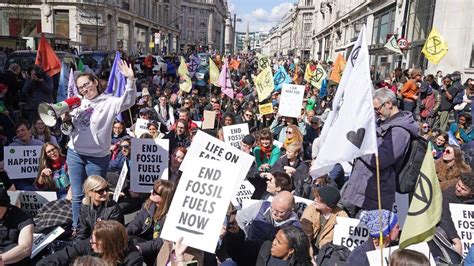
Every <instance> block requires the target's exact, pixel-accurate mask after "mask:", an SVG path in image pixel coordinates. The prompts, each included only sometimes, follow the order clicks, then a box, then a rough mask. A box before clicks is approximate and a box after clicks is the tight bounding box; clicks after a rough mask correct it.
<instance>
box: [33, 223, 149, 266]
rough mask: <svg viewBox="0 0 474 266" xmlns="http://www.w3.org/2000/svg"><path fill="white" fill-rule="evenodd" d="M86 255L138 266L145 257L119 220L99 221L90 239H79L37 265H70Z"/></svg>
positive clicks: (126, 265)
mask: <svg viewBox="0 0 474 266" xmlns="http://www.w3.org/2000/svg"><path fill="white" fill-rule="evenodd" d="M85 255H93V256H98V257H99V258H101V259H102V260H104V261H105V262H106V263H107V265H117V266H136V265H142V264H143V257H142V256H141V254H140V252H139V251H138V250H137V248H136V247H135V245H134V244H133V243H132V241H130V240H129V238H128V235H127V231H126V230H125V227H124V226H123V225H122V224H121V223H119V222H117V221H98V222H97V223H96V224H95V226H94V231H92V237H91V238H90V239H84V240H81V241H78V242H77V243H76V244H75V245H71V246H68V247H66V248H64V249H63V250H60V251H58V252H56V253H54V254H52V255H49V256H48V257H46V258H43V259H42V260H40V261H39V262H38V263H37V264H36V265H39V266H42V265H48V266H49V265H70V264H71V263H72V262H73V261H74V260H75V259H76V258H78V257H80V256H85Z"/></svg>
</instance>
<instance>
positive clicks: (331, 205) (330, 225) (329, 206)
mask: <svg viewBox="0 0 474 266" xmlns="http://www.w3.org/2000/svg"><path fill="white" fill-rule="evenodd" d="M313 191H314V192H313V194H314V203H312V204H311V205H309V206H308V207H306V209H305V210H304V212H303V215H302V216H301V228H302V229H303V231H304V232H305V234H306V236H307V237H308V239H309V241H310V243H311V246H312V248H313V254H318V251H319V249H321V247H322V246H324V245H325V244H327V243H332V240H333V236H334V227H335V225H336V217H348V216H347V213H346V212H345V211H343V210H342V209H341V208H340V207H338V206H337V203H338V202H339V200H340V199H341V195H340V194H339V190H338V189H337V188H335V187H333V186H324V187H321V188H319V189H314V190H313Z"/></svg>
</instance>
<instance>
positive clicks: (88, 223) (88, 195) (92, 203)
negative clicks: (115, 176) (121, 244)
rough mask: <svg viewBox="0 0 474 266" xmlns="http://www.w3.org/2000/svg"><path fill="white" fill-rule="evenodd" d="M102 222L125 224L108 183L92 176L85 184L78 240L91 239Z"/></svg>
mask: <svg viewBox="0 0 474 266" xmlns="http://www.w3.org/2000/svg"><path fill="white" fill-rule="evenodd" d="M101 220H115V221H118V222H120V223H122V224H123V223H124V217H123V213H122V209H121V208H120V206H119V205H118V203H117V202H115V201H114V200H112V199H110V196H109V186H108V184H107V181H106V180H105V179H103V178H102V177H100V176H98V175H91V176H89V177H88V178H87V179H86V181H85V182H84V199H83V200H82V206H81V212H80V219H79V228H78V231H77V235H76V239H77V240H82V239H86V238H89V237H90V236H91V234H92V229H93V228H94V225H95V223H96V222H97V221H101Z"/></svg>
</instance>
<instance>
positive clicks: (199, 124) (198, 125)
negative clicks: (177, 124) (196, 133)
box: [193, 120, 202, 128]
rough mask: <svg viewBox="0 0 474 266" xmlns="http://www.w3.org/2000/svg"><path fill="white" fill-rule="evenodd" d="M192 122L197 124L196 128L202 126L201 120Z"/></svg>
mask: <svg viewBox="0 0 474 266" xmlns="http://www.w3.org/2000/svg"><path fill="white" fill-rule="evenodd" d="M193 122H194V123H195V124H196V125H197V127H198V128H201V127H202V121H196V120H193Z"/></svg>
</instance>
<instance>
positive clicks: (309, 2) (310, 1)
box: [305, 0, 313, 6]
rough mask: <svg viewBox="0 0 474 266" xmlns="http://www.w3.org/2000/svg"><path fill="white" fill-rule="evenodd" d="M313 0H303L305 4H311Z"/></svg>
mask: <svg viewBox="0 0 474 266" xmlns="http://www.w3.org/2000/svg"><path fill="white" fill-rule="evenodd" d="M312 5H313V0H305V6H312Z"/></svg>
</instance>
